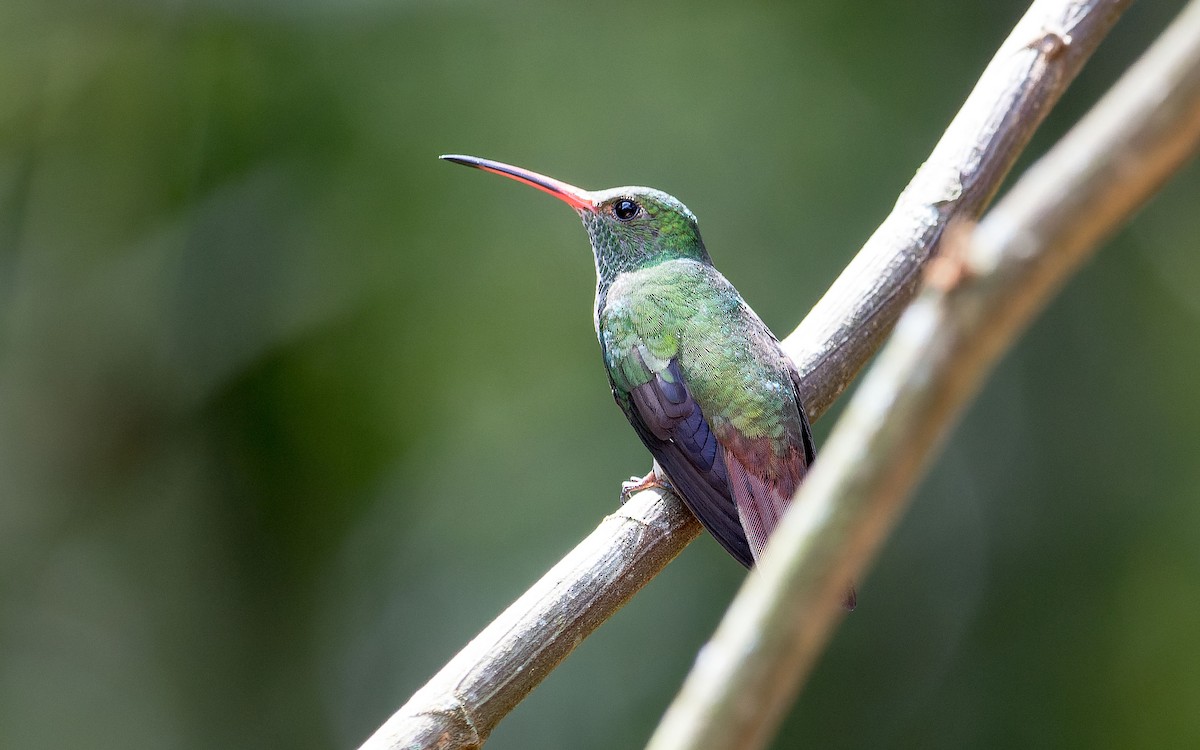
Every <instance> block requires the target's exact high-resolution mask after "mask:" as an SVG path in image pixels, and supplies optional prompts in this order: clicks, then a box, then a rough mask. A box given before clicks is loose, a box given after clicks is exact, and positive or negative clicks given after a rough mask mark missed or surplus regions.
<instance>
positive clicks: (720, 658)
mask: <svg viewBox="0 0 1200 750" xmlns="http://www.w3.org/2000/svg"><path fill="white" fill-rule="evenodd" d="M1198 148H1200V0H1192V2H1191V3H1190V4H1189V6H1188V7H1187V8H1186V9H1185V10H1184V11H1183V13H1182V14H1181V15H1180V16H1179V18H1178V19H1177V20H1176V21H1175V22H1174V23H1173V24H1172V25H1171V27H1170V28H1169V29H1168V30H1167V31H1166V33H1164V34H1163V36H1162V37H1160V38H1159V40H1158V41H1157V42H1156V43H1155V44H1154V46H1153V47H1152V48H1151V49H1150V51H1149V52H1148V53H1147V54H1146V55H1145V56H1144V57H1143V58H1142V59H1141V60H1140V61H1139V62H1138V63H1137V64H1136V65H1135V66H1134V67H1132V68H1131V69H1130V70H1129V71H1128V72H1127V73H1126V75H1125V76H1124V77H1122V79H1121V80H1120V81H1119V82H1118V83H1117V85H1116V86H1115V87H1114V88H1113V89H1112V90H1111V91H1110V92H1109V93H1108V94H1107V95H1106V96H1105V97H1104V99H1103V100H1101V101H1100V103H1099V104H1098V105H1097V106H1096V107H1095V108H1094V109H1093V110H1092V111H1091V112H1090V113H1089V114H1088V115H1087V117H1085V118H1084V119H1083V120H1082V121H1081V122H1080V123H1079V124H1078V125H1077V126H1076V127H1075V128H1074V129H1073V130H1072V131H1071V132H1070V133H1068V134H1067V136H1066V137H1065V138H1063V139H1062V141H1060V142H1059V143H1058V144H1057V145H1056V146H1055V147H1054V148H1053V149H1052V150H1051V151H1050V152H1049V153H1048V154H1047V155H1046V156H1045V157H1044V158H1042V159H1041V160H1040V161H1039V162H1038V163H1037V164H1035V165H1034V167H1033V168H1032V169H1030V170H1029V172H1028V173H1027V174H1026V175H1025V176H1024V177H1023V178H1022V179H1021V180H1020V182H1018V183H1017V184H1016V185H1015V186H1014V187H1013V189H1012V192H1010V193H1009V194H1008V195H1007V196H1005V198H1004V199H1003V200H1002V201H1001V202H1000V203H999V204H998V205H997V206H996V207H995V209H993V210H992V211H991V212H990V213H989V214H988V215H987V217H985V218H984V219H983V221H982V222H980V224H979V226H978V227H977V228H976V229H975V230H974V231H973V232H970V233H969V234H968V232H967V231H966V230H965V229H964V231H963V232H961V233H958V234H956V235H955V240H963V241H962V242H957V241H956V242H955V243H954V244H953V245H951V246H950V247H949V248H948V251H947V254H946V255H945V256H944V257H941V258H939V259H938V260H937V261H936V263H937V265H936V266H935V267H931V269H930V273H929V274H928V283H927V285H926V288H925V289H924V291H923V292H922V294H921V296H920V297H919V298H918V300H917V301H916V302H915V303H914V304H913V305H912V306H911V307H910V308H909V309H908V310H907V311H906V312H905V313H904V315H903V317H902V318H901V319H900V322H899V324H898V326H897V328H896V335H895V336H894V337H893V338H892V339H891V341H890V342H889V343H888V345H887V347H886V348H885V349H884V350H883V352H882V353H881V354H880V357H879V361H878V363H877V364H876V365H875V366H874V367H873V368H872V369H871V371H870V372H869V373H868V374H867V376H866V378H865V379H864V381H863V383H862V386H861V388H860V389H859V391H858V392H857V393H856V394H855V396H854V398H853V399H852V400H851V401H850V404H849V405H848V406H847V408H846V412H845V415H844V417H843V418H842V419H841V420H839V422H838V424H837V426H836V427H835V428H834V432H833V434H832V435H831V436H830V438H829V441H828V442H827V443H826V446H825V451H824V453H823V454H822V456H821V461H820V462H818V464H817V465H816V466H815V467H814V469H813V472H812V474H811V475H810V477H809V478H808V480H807V481H806V482H805V484H804V486H803V487H802V488H801V489H800V491H799V493H798V496H797V500H796V503H795V504H794V505H793V506H792V511H791V512H790V513H789V514H788V515H787V517H786V518H785V520H784V521H783V522H782V523H781V524H780V527H779V528H778V529H777V530H776V533H775V535H774V536H773V538H772V540H771V543H770V544H769V545H768V547H767V550H766V554H765V555H764V557H763V560H762V562H761V565H760V567H759V570H758V571H757V572H756V573H754V574H752V575H751V576H750V577H749V579H748V580H747V582H746V584H745V585H744V586H743V588H742V591H741V592H740V593H739V594H738V596H737V598H736V599H735V600H734V603H733V605H732V606H731V607H730V609H729V611H728V612H727V613H726V616H725V618H724V619H723V620H722V622H721V624H720V626H719V628H718V630H717V632H716V635H715V636H714V637H713V640H712V641H711V642H710V643H709V644H708V646H706V647H705V649H704V652H703V658H702V659H700V660H698V661H697V663H696V666H695V667H694V668H693V670H692V673H691V674H690V675H689V676H688V679H687V681H686V683H685V684H684V687H683V689H682V691H681V692H680V694H679V696H678V697H677V698H676V700H675V702H674V703H673V704H672V705H671V707H670V709H669V710H668V711H667V714H666V716H664V718H663V721H662V724H660V725H659V728H658V731H657V732H656V733H655V735H654V737H653V738H652V739H651V742H650V745H649V747H650V750H729V749H732V748H739V750H743V749H744V750H753V748H759V747H763V746H764V745H766V743H767V742H768V741H769V740H770V738H771V737H772V736H773V734H774V732H775V728H776V726H777V724H778V720H779V718H780V716H781V715H782V712H783V710H784V709H785V708H786V706H787V705H788V704H789V703H790V702H791V700H792V698H793V696H794V695H795V693H796V691H797V689H798V687H799V684H800V683H801V681H802V680H803V679H804V677H805V675H806V674H807V673H808V671H809V670H810V669H811V667H812V665H813V663H814V661H815V660H816V658H817V656H818V654H819V653H820V652H821V650H822V649H823V648H824V644H825V642H826V640H827V639H828V637H829V634H830V632H831V631H832V629H833V626H834V625H835V624H836V622H837V620H838V619H839V615H840V613H839V607H838V601H839V599H840V597H841V595H842V593H841V592H842V587H843V586H844V582H845V581H847V580H856V579H858V578H860V577H861V575H862V573H863V571H864V570H865V569H866V566H867V564H868V562H869V561H870V558H871V557H872V556H873V555H874V552H875V550H876V549H877V548H878V547H879V546H880V544H881V543H882V541H883V540H884V538H885V537H886V536H887V534H888V532H889V531H890V529H891V527H892V525H893V524H894V522H895V519H896V518H897V516H898V515H899V513H900V512H901V511H902V510H903V508H904V505H905V502H906V500H907V497H908V495H909V493H910V492H911V490H912V488H913V486H914V485H915V484H916V482H917V481H918V480H919V479H920V477H921V474H922V471H923V468H924V466H925V464H926V463H927V462H928V461H929V459H930V457H932V456H933V455H934V454H935V452H936V450H937V447H938V445H939V444H940V443H941V441H942V439H944V437H945V436H946V433H947V432H948V430H949V428H950V426H951V425H952V424H953V422H954V421H955V419H956V418H957V416H958V414H959V412H960V411H961V409H962V408H963V406H964V405H965V404H966V403H967V402H968V401H969V400H970V398H971V397H972V396H973V395H974V393H975V392H976V391H977V390H978V388H979V386H980V384H981V382H982V380H983V379H984V378H985V377H986V376H987V374H988V372H989V371H990V369H991V367H992V366H993V365H994V364H995V363H996V361H997V360H998V359H999V357H1000V355H1001V354H1003V352H1004V351H1005V350H1006V349H1007V348H1008V346H1009V345H1010V344H1011V343H1012V342H1013V340H1014V339H1015V338H1016V337H1017V335H1018V334H1019V333H1020V332H1021V331H1022V330H1023V329H1024V328H1025V326H1026V325H1027V324H1028V322H1029V320H1030V319H1031V318H1032V317H1033V316H1034V315H1035V314H1036V313H1037V312H1038V311H1039V310H1040V309H1041V308H1042V306H1043V305H1044V304H1045V303H1046V301H1047V300H1048V299H1049V298H1050V297H1051V296H1052V295H1053V294H1054V292H1055V291H1057V289H1058V288H1059V287H1060V286H1061V285H1062V284H1063V283H1064V281H1065V280H1066V279H1067V278H1068V277H1069V276H1070V275H1071V274H1072V273H1073V272H1074V271H1075V270H1077V269H1078V268H1079V266H1080V265H1081V264H1082V263H1083V261H1085V260H1086V259H1087V258H1088V257H1089V256H1090V254H1091V253H1092V252H1093V251H1094V250H1095V249H1096V245H1097V244H1098V243H1099V242H1100V241H1101V240H1102V239H1104V238H1105V237H1106V236H1108V235H1109V234H1111V233H1112V232H1113V231H1115V230H1116V229H1117V228H1118V227H1119V226H1120V225H1121V224H1123V223H1124V222H1125V221H1126V220H1127V219H1128V218H1129V217H1130V216H1131V215H1132V214H1133V213H1134V212H1135V211H1137V209H1138V208H1140V207H1141V205H1142V204H1143V203H1144V202H1145V201H1146V200H1148V199H1149V198H1150V196H1152V195H1153V194H1154V193H1155V192H1156V191H1157V190H1158V188H1159V187H1160V186H1161V185H1162V183H1163V182H1165V181H1166V180H1167V178H1169V177H1170V176H1171V175H1172V174H1174V173H1175V172H1176V171H1177V170H1178V169H1179V168H1180V167H1181V166H1182V165H1183V164H1184V163H1185V161H1186V160H1187V159H1188V158H1190V157H1191V156H1192V155H1193V154H1194V153H1195V152H1196V151H1197V149H1198Z"/></svg>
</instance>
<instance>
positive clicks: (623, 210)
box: [613, 198, 642, 221]
mask: <svg viewBox="0 0 1200 750" xmlns="http://www.w3.org/2000/svg"><path fill="white" fill-rule="evenodd" d="M641 210H642V207H641V206H639V205H638V204H636V203H634V202H633V201H631V200H629V199H628V198H622V199H621V200H619V201H617V202H616V203H614V204H613V216H616V217H617V218H618V219H620V220H621V221H629V220H630V219H632V218H633V217H635V216H637V215H638V212H639V211H641Z"/></svg>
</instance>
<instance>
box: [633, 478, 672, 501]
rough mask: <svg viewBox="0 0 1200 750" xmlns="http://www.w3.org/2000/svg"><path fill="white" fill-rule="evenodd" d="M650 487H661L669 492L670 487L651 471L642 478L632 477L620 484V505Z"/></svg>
mask: <svg viewBox="0 0 1200 750" xmlns="http://www.w3.org/2000/svg"><path fill="white" fill-rule="evenodd" d="M652 487H661V488H662V489H664V490H670V489H671V485H670V483H669V482H667V480H665V479H661V478H659V476H658V474H656V473H654V471H651V472H650V473H649V474H647V475H646V476H644V477H639V476H636V475H635V476H632V477H630V478H629V479H628V480H627V481H625V482H621V505H624V504H625V503H627V502H629V498H631V497H633V496H634V495H635V494H637V493H639V492H641V491H643V490H648V489H650V488H652Z"/></svg>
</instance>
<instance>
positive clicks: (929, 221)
mask: <svg viewBox="0 0 1200 750" xmlns="http://www.w3.org/2000/svg"><path fill="white" fill-rule="evenodd" d="M1129 2H1130V0H1086V1H1085V0H1036V2H1034V3H1033V5H1032V6H1031V8H1030V9H1029V11H1028V12H1027V13H1026V15H1025V16H1024V17H1023V18H1022V19H1021V21H1020V22H1019V23H1018V25H1017V27H1016V29H1015V30H1014V32H1013V34H1012V35H1011V36H1010V38H1009V39H1008V41H1006V42H1005V43H1004V45H1003V46H1002V47H1001V48H1000V50H999V52H998V53H997V54H996V56H995V58H994V59H993V60H992V62H991V63H990V64H989V65H988V67H987V69H986V70H985V72H984V74H983V76H982V78H981V79H980V81H979V82H978V84H977V85H976V88H975V90H974V91H973V92H972V94H971V96H970V97H969V98H968V99H967V102H966V104H965V105H964V107H963V109H962V111H961V112H960V113H959V115H958V116H957V117H955V119H954V121H953V122H952V123H951V125H950V127H949V128H948V129H947V130H946V132H945V134H944V135H943V136H942V139H941V140H940V141H939V143H938V145H937V147H936V148H935V149H934V151H933V154H932V155H931V156H930V158H929V160H928V161H927V162H926V164H925V165H924V166H923V167H922V168H921V169H920V170H919V171H918V172H917V174H916V175H915V176H914V178H913V180H912V182H911V183H910V184H909V186H908V188H906V190H905V191H904V193H903V194H902V195H901V197H900V199H899V200H898V201H897V203H896V207H895V209H894V210H893V211H892V213H891V214H890V215H889V216H888V218H887V219H886V220H885V221H884V223H883V224H882V225H881V226H880V228H879V230H878V231H876V233H875V234H874V235H873V236H872V237H871V239H870V240H869V241H868V243H867V244H866V246H865V247H864V248H863V249H862V251H860V253H859V254H858V256H857V257H856V258H855V259H854V260H853V261H852V262H851V263H850V265H849V266H848V267H847V268H846V270H845V271H844V272H843V273H842V275H841V276H840V277H839V278H838V280H837V281H836V282H835V283H834V285H833V287H832V288H831V289H830V291H829V293H827V294H826V295H825V297H824V298H823V299H822V300H821V302H820V303H818V305H817V306H816V307H815V308H814V309H813V312H812V313H811V314H810V315H809V317H808V318H806V319H805V322H804V323H803V324H802V325H801V326H800V327H799V328H798V329H797V330H796V332H795V333H793V334H792V335H791V336H789V337H788V338H787V340H786V341H785V342H784V346H785V349H786V350H787V351H788V353H789V355H791V356H792V357H793V358H794V359H795V360H796V362H797V365H798V366H799V367H800V368H801V373H802V375H803V376H804V383H803V388H804V393H803V396H804V398H805V403H806V405H808V406H809V412H810V414H811V415H812V416H813V418H814V419H815V418H816V417H817V416H819V415H820V414H821V413H822V412H823V411H824V410H825V409H826V408H827V407H828V405H829V404H830V403H831V402H832V401H833V400H834V399H835V398H836V397H837V395H838V394H839V393H841V392H842V390H844V389H845V387H846V384H847V383H848V382H849V381H850V379H851V378H852V377H853V376H854V374H855V373H856V372H857V371H858V370H859V368H861V367H862V366H863V364H864V363H865V362H866V360H867V359H868V358H869V357H870V356H871V355H872V354H873V353H874V351H875V349H876V348H877V347H878V346H879V344H880V343H881V342H882V340H883V337H884V335H886V333H887V332H888V331H889V330H890V329H891V327H892V325H893V324H894V322H895V320H896V318H897V316H898V315H899V313H900V311H901V310H902V309H903V307H904V305H905V304H906V303H907V302H908V301H909V300H910V299H911V298H912V296H913V294H914V293H915V290H916V283H915V279H916V275H917V272H918V270H919V268H920V267H921V264H922V263H923V262H924V261H925V260H926V259H927V258H928V257H929V256H930V254H931V253H932V252H933V248H934V246H935V245H936V243H937V240H938V238H939V237H940V234H941V232H942V230H943V229H944V228H945V226H946V225H947V223H949V222H950V221H952V220H956V219H974V218H976V217H978V215H979V212H980V211H981V210H982V207H983V206H984V205H985V204H986V203H987V201H988V200H989V199H990V198H991V196H992V195H993V194H994V193H995V191H996V189H997V187H998V186H999V184H1000V182H1001V181H1002V180H1003V178H1004V176H1005V175H1006V174H1007V172H1008V170H1009V168H1010V167H1011V166H1012V163H1013V161H1015V159H1016V158H1017V156H1018V155H1019V154H1020V152H1021V150H1022V149H1023V148H1024V146H1025V145H1026V143H1028V141H1029V138H1030V136H1031V135H1032V133H1033V131H1034V130H1035V129H1036V128H1037V126H1038V125H1039V124H1040V123H1041V121H1042V119H1043V117H1044V116H1045V114H1046V113H1047V112H1048V111H1049V110H1050V108H1051V107H1052V106H1053V104H1054V103H1055V102H1056V101H1057V100H1058V98H1059V97H1060V96H1061V94H1062V92H1063V91H1064V90H1065V89H1066V87H1067V85H1068V83H1069V82H1070V81H1071V80H1072V79H1073V78H1074V77H1075V74H1076V73H1077V72H1078V71H1079V69H1080V68H1081V67H1082V66H1083V63H1084V62H1085V61H1086V59H1087V58H1088V57H1089V56H1090V55H1091V53H1092V51H1094V50H1095V48H1096V46H1097V45H1098V44H1099V43H1100V40H1101V39H1102V38H1103V37H1104V36H1105V35H1106V34H1107V32H1108V30H1109V29H1110V28H1111V26H1112V24H1113V23H1115V21H1116V19H1117V17H1118V16H1119V15H1120V13H1121V12H1122V11H1123V10H1124V9H1125V7H1126V6H1127V5H1128V4H1129ZM1052 32H1057V33H1058V34H1069V35H1070V37H1071V39H1072V43H1071V44H1069V45H1066V46H1065V47H1063V46H1061V45H1055V44H1047V43H1046V40H1047V39H1048V38H1050V39H1053V38H1055V35H1054V34H1053V33H1052ZM1048 34H1049V35H1050V36H1049V37H1048V36H1047V35H1048ZM822 460H824V459H822ZM699 531H700V528H699V524H698V523H697V522H696V520H695V519H694V518H693V517H692V516H691V514H690V513H688V512H687V510H686V509H684V507H683V506H682V504H681V503H680V502H679V501H678V499H677V498H675V497H674V496H673V495H670V494H661V493H659V492H657V491H650V492H645V493H641V494H639V495H636V496H634V497H633V498H631V499H630V501H629V502H628V503H627V504H626V505H625V506H624V507H623V508H622V509H621V510H620V511H619V512H618V513H616V514H614V515H612V516H609V517H608V518H606V519H605V520H604V522H603V523H601V525H600V526H599V527H598V528H597V529H596V530H595V531H594V532H592V534H591V535H589V536H588V537H587V538H586V539H584V540H583V542H581V543H580V544H579V545H578V546H577V547H576V548H575V550H574V551H572V552H571V553H570V554H569V555H568V556H567V557H566V558H564V559H563V560H562V561H561V562H560V563H559V564H558V565H556V566H555V567H554V568H553V569H552V570H551V571H550V572H549V573H547V574H546V575H545V576H544V577H543V578H542V580H541V581H539V582H538V583H537V584H535V585H534V586H533V588H531V589H530V590H529V591H528V592H527V593H526V594H524V595H523V596H522V597H521V598H520V599H518V600H517V601H516V602H515V603H513V604H512V605H511V606H510V607H509V608H508V609H507V610H506V611H505V612H504V613H503V614H501V615H500V617H498V618H497V619H496V620H495V621H494V622H493V623H492V624H491V625H489V626H488V627H487V628H486V629H485V630H484V631H483V632H481V633H480V634H479V635H478V636H477V637H476V638H475V639H474V640H472V641H471V643H470V644H468V645H467V646H466V648H464V649H463V650H462V651H461V652H459V654H458V655H457V656H455V658H454V659H453V660H451V661H450V662H449V663H448V664H447V665H446V666H445V667H443V668H442V670H441V671H440V672H438V674H437V675H435V676H434V678H433V679H432V680H430V682H429V683H427V684H426V685H425V686H424V687H422V688H421V689H420V690H419V691H417V693H415V694H414V695H413V696H412V698H411V699H410V700H409V701H408V702H407V703H406V704H405V705H404V706H402V707H401V708H400V709H399V710H398V711H397V712H396V713H395V714H394V715H393V716H392V717H391V718H390V719H388V721H387V723H385V724H384V725H383V726H382V727H380V729H379V730H378V731H377V732H376V733H375V734H374V735H372V737H371V738H370V739H368V740H367V742H366V743H365V744H364V745H363V746H362V750H384V749H387V750H398V749H399V748H405V749H406V750H407V749H409V748H447V749H449V748H472V747H479V746H481V745H482V743H483V742H484V740H486V738H487V736H488V734H489V733H490V732H491V731H492V729H493V728H494V727H495V726H496V724H497V723H498V722H499V721H500V719H501V718H503V717H504V716H505V715H506V714H507V713H508V712H509V711H511V710H512V709H513V707H515V706H516V705H517V703H519V702H520V701H521V699H523V698H524V697H525V696H526V695H527V694H528V693H529V691H530V690H532V689H533V688H534V686H536V685H537V683H538V682H540V681H541V680H542V679H543V678H544V677H545V676H546V675H547V674H549V672H550V671H551V670H553V669H554V667H555V666H557V664H558V663H559V662H560V661H561V660H562V659H563V658H565V657H566V655H567V654H568V653H570V651H571V650H572V649H573V648H574V647H575V646H576V645H578V643H579V642H580V641H582V640H583V639H584V638H586V637H587V636H588V635H590V634H591V633H592V631H594V630H595V629H596V628H597V627H599V625H600V624H601V623H602V622H604V621H605V620H606V619H608V617H609V616H611V615H612V614H613V612H615V611H616V610H617V609H619V608H620V607H621V606H622V605H623V604H624V603H625V602H626V601H628V600H629V599H630V597H632V596H633V595H634V594H635V593H636V592H637V591H638V590H639V589H640V588H641V587H642V586H643V585H645V584H646V582H647V581H649V580H650V579H651V578H653V577H654V576H655V575H656V574H657V573H658V572H659V571H660V570H661V569H662V568H663V567H664V566H665V565H666V564H667V563H668V562H670V560H671V559H673V558H674V557H675V556H676V555H677V554H679V552H680V551H681V550H682V549H683V548H684V547H685V546H687V544H688V543H689V542H690V541H691V540H692V539H694V538H695V537H696V535H697V534H698V533H699Z"/></svg>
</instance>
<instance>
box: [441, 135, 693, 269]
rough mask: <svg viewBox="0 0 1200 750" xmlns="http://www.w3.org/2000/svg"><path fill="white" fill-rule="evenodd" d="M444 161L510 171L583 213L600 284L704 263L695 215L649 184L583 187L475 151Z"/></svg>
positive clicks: (514, 176) (507, 174) (508, 175)
mask: <svg viewBox="0 0 1200 750" xmlns="http://www.w3.org/2000/svg"><path fill="white" fill-rule="evenodd" d="M442 158H443V159H445V160H447V161H452V162H455V163H456V164H463V165H465V166H468V167H475V168H476V169H482V170H484V171H487V172H492V173H494V174H499V175H503V176H505V177H510V178H512V179H514V180H517V181H518V182H523V183H525V184H526V185H529V186H530V187H534V188H537V189H538V190H541V191H543V192H546V193H549V194H550V195H553V196H554V197H555V198H558V199H559V200H562V201H563V202H565V203H566V204H567V205H569V206H571V207H572V208H574V209H575V211H576V213H578V214H579V216H580V217H581V218H582V219H583V225H584V226H585V227H586V228H587V232H588V238H589V239H590V240H591V242H592V251H593V253H594V254H595V256H596V272H597V273H598V274H599V276H600V282H601V285H603V286H607V284H608V283H610V282H611V281H612V280H613V279H614V278H615V277H616V276H617V274H619V273H622V272H624V271H632V270H635V269H638V268H644V267H647V266H652V265H655V264H658V263H661V262H663V261H666V260H675V259H678V258H690V259H692V260H697V261H701V262H703V263H708V262H710V261H709V257H708V252H707V251H706V250H705V249H704V242H703V241H702V240H701V239H700V230H699V228H698V227H697V226H696V217H695V215H694V214H692V212H691V211H689V210H688V207H687V206H685V205H683V204H682V203H680V202H679V201H678V200H677V199H675V198H673V197H672V196H670V195H667V194H666V193H664V192H662V191H661V190H655V189H653V188H647V187H619V188H611V189H609V190H596V191H592V190H584V189H582V188H577V187H575V186H574V185H568V184H567V183H565V182H561V181H559V180H556V179H554V178H553V177H547V176H545V175H541V174H538V173H537V172H530V171H529V170H527V169H522V168H520V167H514V166H512V165H510V164H503V163H501V162H497V161H491V160H489V159H480V158H478V157H475V156H458V155H448V156H443V157H442Z"/></svg>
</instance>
